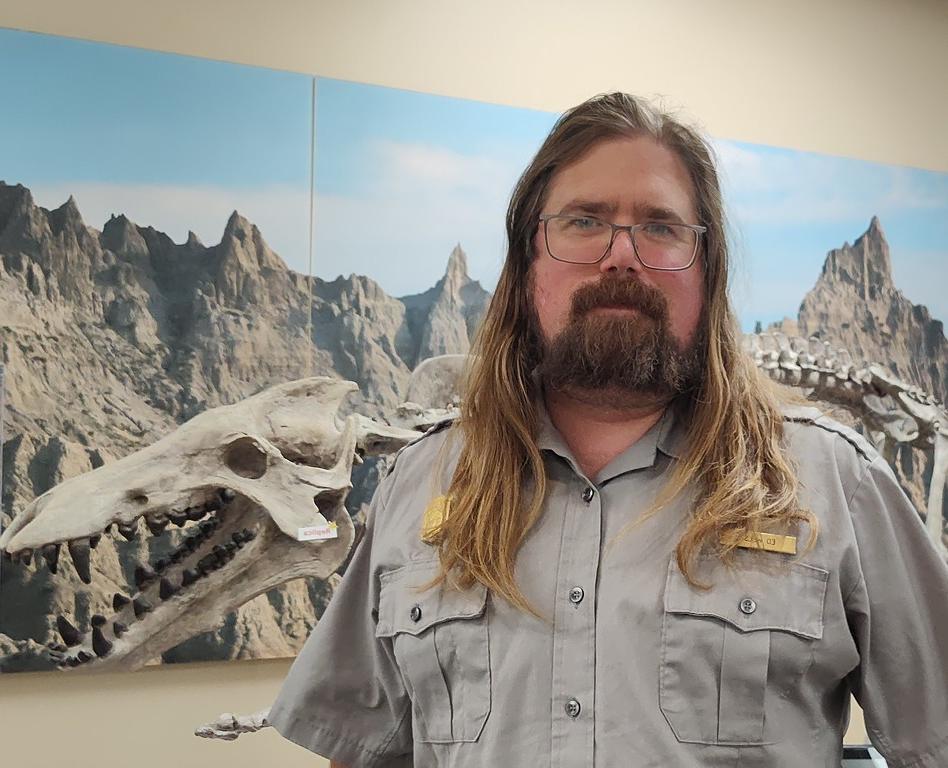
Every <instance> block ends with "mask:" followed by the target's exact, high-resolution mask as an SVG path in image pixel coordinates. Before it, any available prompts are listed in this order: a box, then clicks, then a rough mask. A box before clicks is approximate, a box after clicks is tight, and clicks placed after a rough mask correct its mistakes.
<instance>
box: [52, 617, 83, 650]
mask: <svg viewBox="0 0 948 768" xmlns="http://www.w3.org/2000/svg"><path fill="white" fill-rule="evenodd" d="M56 629H58V630H59V636H60V637H61V638H62V639H63V642H64V643H65V644H66V645H68V646H70V647H72V646H74V645H79V641H80V640H81V639H82V633H81V632H80V631H79V630H78V629H76V628H75V627H74V626H73V625H72V624H70V623H69V619H67V618H66V617H65V616H57V617H56Z"/></svg>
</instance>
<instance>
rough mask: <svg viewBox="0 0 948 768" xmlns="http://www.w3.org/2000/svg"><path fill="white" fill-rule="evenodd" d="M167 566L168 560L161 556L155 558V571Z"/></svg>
mask: <svg viewBox="0 0 948 768" xmlns="http://www.w3.org/2000/svg"><path fill="white" fill-rule="evenodd" d="M167 567H168V561H167V560H166V559H165V558H163V557H161V558H159V559H157V560H155V573H161V572H162V571H163V570H164V569H165V568H167Z"/></svg>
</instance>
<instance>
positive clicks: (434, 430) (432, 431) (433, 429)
mask: <svg viewBox="0 0 948 768" xmlns="http://www.w3.org/2000/svg"><path fill="white" fill-rule="evenodd" d="M455 421H457V417H456V416H451V417H449V418H447V419H442V420H441V421H439V422H437V423H435V424H433V425H432V426H430V427H428V429H427V430H425V432H423V433H422V434H420V435H418V437H416V438H415V439H414V440H410V441H409V442H407V443H405V445H403V446H402V447H401V448H399V449H398V451H396V452H395V457H394V458H393V459H392V464H391V466H390V467H389V468H388V472H386V473H385V476H386V477H388V476H389V475H390V474H392V472H394V471H395V466H396V464H397V463H398V457H399V456H401V455H402V453H403V452H404V451H405V450H406V449H408V448H411V447H412V446H413V445H416V444H417V443H420V442H421V441H422V440H424V439H425V438H426V437H430V436H431V435H436V434H438V433H439V432H441V431H443V430H445V429H447V428H448V427H450V426H451V425H453V424H454V422H455Z"/></svg>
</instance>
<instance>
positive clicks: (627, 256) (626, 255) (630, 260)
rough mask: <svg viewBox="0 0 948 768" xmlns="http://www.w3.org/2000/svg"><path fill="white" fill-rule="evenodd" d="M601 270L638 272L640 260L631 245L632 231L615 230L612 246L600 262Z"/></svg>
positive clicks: (640, 266)
mask: <svg viewBox="0 0 948 768" xmlns="http://www.w3.org/2000/svg"><path fill="white" fill-rule="evenodd" d="M599 267H600V271H602V272H618V273H627V272H640V271H641V270H642V262H640V261H639V259H638V257H637V256H636V255H635V246H633V245H632V233H631V232H629V230H627V229H623V230H620V231H618V232H616V236H615V237H614V238H612V247H611V248H610V249H609V252H608V253H607V254H606V258H604V259H603V260H602V261H601V262H599Z"/></svg>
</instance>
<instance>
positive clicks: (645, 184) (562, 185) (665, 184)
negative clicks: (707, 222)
mask: <svg viewBox="0 0 948 768" xmlns="http://www.w3.org/2000/svg"><path fill="white" fill-rule="evenodd" d="M545 197H546V206H545V207H546V209H547V211H548V212H556V213H568V212H570V211H571V210H578V211H581V212H584V213H590V214H601V215H616V214H619V213H630V214H632V215H634V216H636V217H637V218H639V217H643V218H652V217H658V218H691V217H693V214H694V210H695V204H694V186H693V184H692V181H691V176H690V174H689V173H688V169H687V168H686V167H685V164H684V163H683V162H682V160H681V158H679V157H678V155H677V154H676V153H675V152H673V151H672V150H670V149H668V148H667V147H665V146H663V145H661V144H659V143H658V142H657V141H655V140H654V139H652V138H651V137H648V136H641V137H636V138H618V139H605V140H602V141H599V142H596V143H595V144H593V145H591V146H590V147H589V148H588V149H587V150H586V151H585V152H584V153H583V154H582V155H581V156H580V157H579V158H577V159H576V160H574V161H573V162H571V163H569V164H568V165H565V166H564V167H562V168H560V169H559V170H558V171H557V172H556V173H555V174H554V175H553V178H552V179H551V180H550V184H549V186H548V187H547V192H546V195H545ZM567 209H570V210H567Z"/></svg>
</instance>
